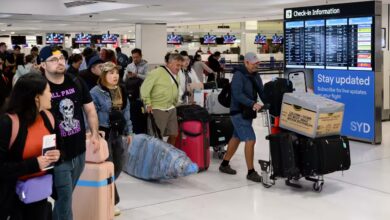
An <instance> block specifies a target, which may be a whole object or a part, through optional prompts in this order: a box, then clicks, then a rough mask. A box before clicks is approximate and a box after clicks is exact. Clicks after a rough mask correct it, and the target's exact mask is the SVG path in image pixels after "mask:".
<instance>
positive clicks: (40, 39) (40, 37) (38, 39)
mask: <svg viewBox="0 0 390 220" xmlns="http://www.w3.org/2000/svg"><path fill="white" fill-rule="evenodd" d="M36 40H37V44H38V45H42V44H43V37H42V36H36Z"/></svg>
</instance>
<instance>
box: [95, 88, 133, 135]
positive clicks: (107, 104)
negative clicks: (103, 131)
mask: <svg viewBox="0 0 390 220" xmlns="http://www.w3.org/2000/svg"><path fill="white" fill-rule="evenodd" d="M120 88H121V91H122V99H123V107H122V114H123V116H124V118H125V119H126V127H125V134H128V135H129V134H132V133H133V125H132V123H131V120H130V102H129V101H128V100H127V95H126V92H125V89H124V88H123V87H122V86H121V87H120ZM90 93H91V96H92V99H93V103H94V104H95V107H96V112H97V114H98V118H99V126H101V127H105V128H109V127H110V121H109V115H110V111H111V107H112V99H111V94H110V92H109V91H108V90H107V88H105V87H102V86H101V85H97V86H95V87H93V88H92V89H91V91H90Z"/></svg>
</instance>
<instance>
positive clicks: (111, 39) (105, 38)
mask: <svg viewBox="0 0 390 220" xmlns="http://www.w3.org/2000/svg"><path fill="white" fill-rule="evenodd" d="M117 40H118V35H116V34H103V35H102V42H101V43H103V44H115V43H116V42H117Z"/></svg>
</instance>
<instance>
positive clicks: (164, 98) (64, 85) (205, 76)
mask: <svg viewBox="0 0 390 220" xmlns="http://www.w3.org/2000/svg"><path fill="white" fill-rule="evenodd" d="M20 51H21V48H20V47H19V46H15V47H14V48H13V50H7V45H6V44H5V43H0V113H1V114H0V130H1V131H2V132H0V171H2V175H1V177H0V203H1V204H2V205H1V206H0V220H3V219H10V220H13V219H42V220H45V219H55V220H59V219H64V220H71V219H73V214H72V194H73V191H74V189H75V187H76V183H77V181H78V179H79V178H80V175H81V173H82V172H83V169H84V166H85V157H86V155H85V152H86V132H87V131H89V132H91V142H92V146H94V147H95V149H94V151H98V150H99V146H100V145H99V142H100V141H101V138H105V139H106V141H107V142H108V143H109V145H108V146H109V148H110V149H109V158H108V161H112V162H113V164H114V175H115V179H117V178H118V177H119V175H120V173H121V170H122V166H123V156H124V150H123V147H122V146H120V145H121V144H122V141H120V140H125V142H126V144H130V143H131V141H132V136H133V133H143V132H146V131H143V129H140V126H141V125H140V122H139V119H140V116H139V115H137V116H135V114H144V113H148V114H153V116H154V117H153V118H154V120H155V122H156V125H157V127H158V128H159V130H160V131H161V134H162V136H163V137H167V142H168V143H170V144H172V145H175V142H176V138H177V135H178V120H177V116H176V106H178V105H183V104H196V102H195V100H194V91H196V90H201V89H203V86H204V83H206V81H207V82H212V81H216V80H218V79H219V78H220V77H221V73H222V72H223V65H221V63H220V62H219V59H220V56H221V54H220V53H219V52H215V53H214V54H211V55H210V56H209V58H208V61H207V62H203V61H202V60H201V56H200V52H197V53H196V54H195V55H194V56H190V55H189V54H188V53H187V52H186V51H181V52H180V53H176V52H173V53H168V54H167V55H166V56H165V62H166V63H165V64H164V65H162V66H159V67H157V68H155V69H153V70H150V69H148V62H147V61H146V60H144V59H143V54H142V51H141V49H138V48H135V49H133V50H132V51H131V55H130V56H129V57H127V55H126V54H124V53H122V50H121V48H119V47H117V48H116V49H115V51H114V50H111V49H107V48H101V49H100V50H99V51H98V50H94V49H92V48H89V47H87V48H85V49H84V50H83V51H82V52H81V51H80V50H79V49H75V50H73V51H72V53H70V56H69V57H68V52H66V50H63V49H62V50H61V48H58V47H54V46H53V47H52V46H45V47H43V48H41V49H40V50H39V49H38V48H37V47H33V48H32V49H31V53H30V54H28V55H26V56H25V55H24V54H23V53H21V52H20ZM258 62H259V61H258V59H257V57H256V55H255V54H253V53H248V54H246V55H245V62H244V65H243V66H242V67H240V68H239V69H237V70H235V74H234V77H233V79H232V83H231V87H232V104H231V109H230V113H231V119H232V123H233V126H234V134H233V138H232V139H231V140H230V142H229V144H228V150H227V154H226V155H225V158H224V160H223V162H222V163H221V165H220V168H219V170H220V171H221V172H222V173H227V174H236V171H235V170H233V169H232V168H231V167H230V165H229V161H230V159H231V158H232V156H233V155H234V153H235V152H236V150H237V148H238V145H239V143H240V142H241V141H243V142H245V158H246V161H247V166H248V175H247V178H248V179H249V180H252V181H255V182H260V181H261V177H260V176H259V175H258V174H257V172H256V171H255V170H254V167H253V155H254V153H253V152H254V145H255V141H256V139H255V135H254V131H253V128H252V118H250V119H248V118H245V117H243V115H242V108H243V107H242V106H245V107H246V108H251V109H254V110H259V109H260V108H261V105H260V104H259V103H258V96H257V95H259V97H260V98H262V89H263V84H262V81H261V78H260V77H259V76H258V75H257V74H254V73H255V72H256V66H257V64H258ZM134 82H136V83H134ZM252 85H256V86H252ZM135 103H142V104H140V105H139V104H135ZM198 104H199V103H198ZM136 108H139V111H138V109H136ZM141 109H145V111H143V110H141ZM136 110H137V111H136ZM145 115H146V114H145ZM114 122H115V123H114ZM147 123H149V124H150V123H151V122H150V120H149V121H147ZM141 124H142V123H141ZM16 125H17V126H16ZM145 126H146V123H145ZM15 127H16V128H17V130H16V129H15ZM150 127H151V126H148V128H149V129H148V131H147V132H148V133H149V134H151V135H153V131H152V130H153V129H150ZM99 130H100V131H104V134H105V136H104V137H101V136H100V135H99ZM15 132H16V134H17V135H15ZM50 135H55V140H56V148H55V149H53V150H49V151H47V152H45V153H44V154H42V146H43V140H44V139H45V138H47V137H49V136H50ZM15 136H16V138H15ZM53 163H54V164H55V165H54V168H53V169H46V168H47V167H48V166H51V165H52V164H53ZM47 178H51V179H50V180H51V182H50V183H49V182H45V184H51V185H50V186H52V188H53V192H52V194H51V195H46V196H44V195H42V199H40V200H39V201H35V202H32V203H29V204H25V203H23V202H22V201H21V200H20V199H19V195H18V194H17V192H16V190H15V188H17V185H18V184H21V183H23V184H27V182H28V180H31V179H38V180H40V181H41V179H47ZM49 196H51V197H52V198H53V199H54V207H53V208H52V205H51V203H50V202H49V201H48V197H49ZM119 201H120V197H119V193H118V190H117V189H116V186H115V205H117V204H118V203H119ZM115 212H116V214H119V213H120V210H119V209H117V208H116V211H115Z"/></svg>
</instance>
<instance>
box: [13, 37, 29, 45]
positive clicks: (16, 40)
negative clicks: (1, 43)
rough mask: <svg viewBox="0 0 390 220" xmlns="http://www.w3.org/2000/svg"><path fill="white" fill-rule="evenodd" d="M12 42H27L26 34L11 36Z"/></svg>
mask: <svg viewBox="0 0 390 220" xmlns="http://www.w3.org/2000/svg"><path fill="white" fill-rule="evenodd" d="M11 43H12V44H26V36H11Z"/></svg>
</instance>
